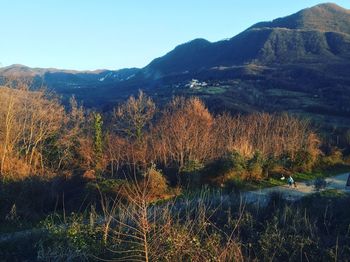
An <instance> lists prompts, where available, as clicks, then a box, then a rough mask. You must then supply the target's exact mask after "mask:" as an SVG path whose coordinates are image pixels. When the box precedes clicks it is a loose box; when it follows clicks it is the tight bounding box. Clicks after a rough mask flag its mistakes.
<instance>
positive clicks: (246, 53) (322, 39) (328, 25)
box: [145, 4, 350, 78]
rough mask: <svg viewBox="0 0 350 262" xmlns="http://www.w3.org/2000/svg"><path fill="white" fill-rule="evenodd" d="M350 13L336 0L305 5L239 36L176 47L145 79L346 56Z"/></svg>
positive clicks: (349, 44)
mask: <svg viewBox="0 0 350 262" xmlns="http://www.w3.org/2000/svg"><path fill="white" fill-rule="evenodd" d="M349 58H350V11H349V10H346V9H343V8H341V7H339V6H337V5H335V4H322V5H317V6H315V7H313V8H308V9H304V10H302V11H300V12H298V13H296V14H293V15H291V16H288V17H284V18H279V19H276V20H273V21H272V22H262V23H258V24H256V25H254V26H252V27H250V28H249V29H247V30H245V31H244V32H242V33H241V34H239V35H237V36H235V37H233V38H231V39H229V40H224V41H219V42H215V43H210V42H208V41H206V40H204V39H196V40H193V41H190V42H188V43H186V44H183V45H180V46H178V47H176V48H175V49H174V50H173V51H171V52H169V53H168V54H166V55H165V56H163V57H160V58H157V59H155V60H153V61H152V62H151V63H150V64H149V65H148V66H147V67H146V68H145V70H146V76H147V77H150V76H151V77H156V78H159V77H164V76H167V75H169V74H181V73H191V72H198V71H200V70H203V69H210V68H213V67H219V66H225V67H229V66H237V65H242V64H250V63H254V64H261V65H263V64H273V63H278V64H281V63H290V62H293V63H295V62H303V63H304V62H323V61H329V60H334V61H337V60H339V59H340V60H344V59H345V60H347V61H348V60H349Z"/></svg>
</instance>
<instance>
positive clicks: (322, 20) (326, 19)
mask: <svg viewBox="0 0 350 262" xmlns="http://www.w3.org/2000/svg"><path fill="white" fill-rule="evenodd" d="M264 27H270V28H287V29H300V30H316V31H323V32H339V33H344V34H350V10H348V9H345V8H342V7H340V6H338V5H336V4H333V3H325V4H319V5H316V6H313V7H310V8H306V9H303V10H301V11H299V12H297V13H295V14H292V15H290V16H286V17H282V18H278V19H275V20H273V21H271V22H261V23H258V24H255V25H254V26H252V27H251V28H249V29H257V28H264Z"/></svg>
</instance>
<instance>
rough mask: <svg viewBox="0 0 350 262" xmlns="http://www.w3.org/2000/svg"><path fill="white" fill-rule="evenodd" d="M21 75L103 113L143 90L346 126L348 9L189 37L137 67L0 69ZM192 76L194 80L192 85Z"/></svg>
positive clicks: (349, 121)
mask: <svg viewBox="0 0 350 262" xmlns="http://www.w3.org/2000/svg"><path fill="white" fill-rule="evenodd" d="M9 73H11V74H14V75H17V76H20V75H29V76H32V77H34V78H36V80H37V81H36V83H39V82H40V81H41V82H42V83H44V84H45V85H47V86H48V87H49V88H53V89H55V90H57V92H58V93H60V94H62V95H63V97H69V96H70V95H72V94H74V95H75V96H76V97H77V98H78V99H80V100H82V101H84V104H85V105H86V106H88V107H98V108H102V109H103V110H109V109H111V108H112V107H113V106H114V105H115V104H116V103H118V102H120V101H122V100H124V99H126V98H127V97H128V96H129V95H130V94H134V93H136V92H137V90H138V89H144V90H145V91H146V92H147V93H148V94H150V95H151V96H153V97H154V98H155V99H156V100H157V101H158V102H161V103H162V102H166V101H168V100H169V99H170V98H171V97H172V96H174V95H184V96H193V95H195V96H199V97H201V98H202V99H204V100H205V101H206V102H207V104H208V105H209V107H210V108H211V109H212V110H214V111H218V112H219V111H222V110H228V111H231V112H241V113H242V112H243V113H245V112H253V111H269V112H276V111H277V112H281V111H288V112H291V113H293V114H298V115H302V116H306V117H310V118H311V119H313V120H314V121H316V122H317V123H320V124H321V125H323V126H327V127H329V128H333V127H336V126H338V127H339V126H343V127H346V128H348V127H350V10H347V9H344V8H342V7H339V6H337V5H335V4H331V3H327V4H321V5H317V6H314V7H311V8H307V9H304V10H301V11H299V12H297V13H295V14H292V15H290V16H287V17H283V18H278V19H275V20H273V21H270V22H260V23H257V24H255V25H253V26H251V27H249V28H248V29H247V30H245V31H243V32H242V33H240V34H238V35H236V36H234V37H232V38H230V39H228V40H222V41H218V42H213V43H212V42H209V41H207V40H205V39H195V40H192V41H189V42H187V43H184V44H182V45H179V46H177V47H176V48H175V49H174V50H172V51H170V52H169V53H167V54H165V55H164V56H162V57H159V58H156V59H154V60H153V61H152V62H151V63H149V64H148V65H147V66H146V67H144V68H142V69H136V68H132V69H122V70H116V71H109V70H99V71H93V72H77V71H66V70H57V69H32V68H28V67H25V66H20V65H15V66H12V67H7V68H1V69H0V78H1V77H3V78H5V77H6V76H7V75H8V74H9ZM193 79H196V80H193Z"/></svg>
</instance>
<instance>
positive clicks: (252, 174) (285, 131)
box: [0, 85, 350, 261]
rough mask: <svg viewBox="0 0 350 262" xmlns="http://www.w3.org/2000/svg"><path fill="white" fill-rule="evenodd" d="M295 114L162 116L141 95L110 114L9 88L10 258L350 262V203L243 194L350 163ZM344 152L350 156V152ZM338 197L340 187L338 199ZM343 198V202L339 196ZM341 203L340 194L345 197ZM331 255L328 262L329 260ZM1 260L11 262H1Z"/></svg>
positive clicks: (2, 157) (0, 150)
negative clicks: (264, 199) (257, 202)
mask: <svg viewBox="0 0 350 262" xmlns="http://www.w3.org/2000/svg"><path fill="white" fill-rule="evenodd" d="M325 141H326V140H323V139H321V136H320V135H319V134H317V132H316V131H315V129H314V127H313V126H312V125H311V124H310V122H308V121H307V120H302V119H298V118H296V117H293V116H291V115H288V114H268V113H253V114H249V115H234V116H233V115H230V114H228V113H222V114H218V115H214V114H213V113H211V112H209V111H208V109H207V108H206V106H205V104H204V103H203V102H202V101H201V100H200V99H198V98H196V97H192V98H184V97H174V98H173V99H172V100H171V101H170V102H169V103H168V104H167V105H165V106H162V107H159V106H157V105H156V104H155V103H154V102H153V101H152V99H151V98H150V97H148V96H147V95H146V94H145V93H143V92H142V91H140V92H139V94H138V96H137V97H133V96H132V97H130V98H129V99H128V100H127V101H125V102H124V103H123V104H120V105H116V107H115V109H114V110H113V112H108V113H103V114H102V113H99V112H95V111H93V110H91V109H89V110H87V109H84V108H83V107H82V106H81V105H79V103H78V102H77V101H76V100H75V99H74V98H72V99H71V101H70V105H69V106H68V107H64V106H63V105H61V103H60V100H59V98H58V97H56V96H55V95H54V94H50V93H48V92H46V91H45V90H29V89H28V88H27V87H26V86H25V85H23V86H19V87H17V88H16V89H14V88H9V87H2V88H0V161H1V162H0V169H1V172H0V179H1V182H0V202H1V205H0V225H1V226H0V229H1V230H2V231H4V232H11V228H14V229H17V230H13V231H18V229H22V230H24V229H28V228H31V230H32V228H35V231H33V232H32V233H31V235H30V238H32V239H34V240H35V241H33V242H32V243H31V244H30V245H28V246H27V247H25V244H24V243H25V242H26V238H28V235H25V234H24V233H23V234H24V235H23V236H22V238H21V237H20V238H14V239H13V240H11V241H12V242H11V241H10V240H8V241H4V240H1V238H0V247H1V248H0V250H1V251H0V254H2V257H4V258H5V261H6V260H8V259H10V258H11V259H13V260H12V261H22V259H23V258H24V257H26V259H29V260H31V261H36V260H39V261H84V260H97V259H109V260H111V261H189V260H191V261H246V260H247V261H250V260H251V261H256V260H263V261H266V260H271V261H274V260H285V261H286V260H293V261H299V260H305V261H318V260H322V259H324V260H325V261H329V260H335V261H338V260H339V261H345V260H346V259H347V258H348V257H349V256H350V220H349V214H348V210H347V209H346V210H345V209H343V208H341V207H342V206H344V205H349V201H350V198H349V197H348V196H346V195H339V196H338V197H336V198H335V197H333V195H332V192H331V193H329V195H327V194H321V193H320V194H318V195H317V196H313V197H310V198H308V199H306V200H302V201H301V202H297V203H288V202H285V201H284V200H283V199H281V197H280V196H273V197H272V198H271V201H270V203H269V204H267V206H264V207H260V208H259V207H256V206H253V205H249V204H247V203H244V201H242V199H240V197H239V193H237V192H238V191H239V190H240V189H242V187H244V186H243V185H244V184H245V183H246V184H249V183H260V182H263V181H268V180H269V179H276V178H277V179H278V178H279V176H280V175H282V174H284V175H289V174H294V173H296V172H300V173H306V174H308V173H312V172H314V171H315V170H327V169H329V168H335V167H339V166H342V165H345V164H346V163H347V162H348V161H349V160H348V158H347V157H346V153H347V152H348V151H347V150H348V149H347V147H349V145H350V133H349V134H347V135H345V136H344V137H343V138H342V141H344V142H343V144H342V145H341V148H336V147H334V146H333V145H330V144H329V143H326V142H325ZM343 154H344V156H343ZM333 193H334V192H333ZM334 194H335V193H334ZM337 194H338V193H337ZM320 254H322V258H321V256H320ZM0 260H1V258H0Z"/></svg>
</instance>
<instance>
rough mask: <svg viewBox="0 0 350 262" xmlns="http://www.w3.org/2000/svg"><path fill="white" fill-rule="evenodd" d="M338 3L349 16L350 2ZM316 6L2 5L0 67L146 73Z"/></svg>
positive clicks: (166, 1) (163, 2)
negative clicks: (164, 60) (181, 48)
mask: <svg viewBox="0 0 350 262" xmlns="http://www.w3.org/2000/svg"><path fill="white" fill-rule="evenodd" d="M333 2H334V3H336V4H338V5H340V6H343V7H345V8H348V9H350V1H349V0H334V1H333ZM319 3H322V2H321V1H317V0H293V1H291V0H217V1H215V0H0V7H1V11H0V12H1V15H0V21H1V27H0V35H1V41H0V63H1V65H2V66H7V65H10V64H15V63H18V64H25V65H28V66H31V67H56V68H66V69H79V70H85V69H100V68H108V69H119V68H123V67H143V66H145V65H146V64H148V63H149V62H150V61H151V60H152V59H153V58H156V57H159V56H161V55H164V54H165V53H166V52H168V51H170V50H171V49H173V48H174V47H175V46H176V45H178V44H181V43H183V42H187V41H189V40H191V39H194V38H206V39H208V40H210V41H218V40H221V39H224V38H229V37H232V36H234V35H236V34H238V33H239V32H241V31H243V30H244V29H246V28H247V27H249V26H250V25H252V24H254V23H256V22H260V21H267V20H272V19H274V18H277V17H281V16H286V15H289V14H292V13H294V12H296V11H299V10H300V9H303V8H306V7H311V6H313V5H316V4H319Z"/></svg>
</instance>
